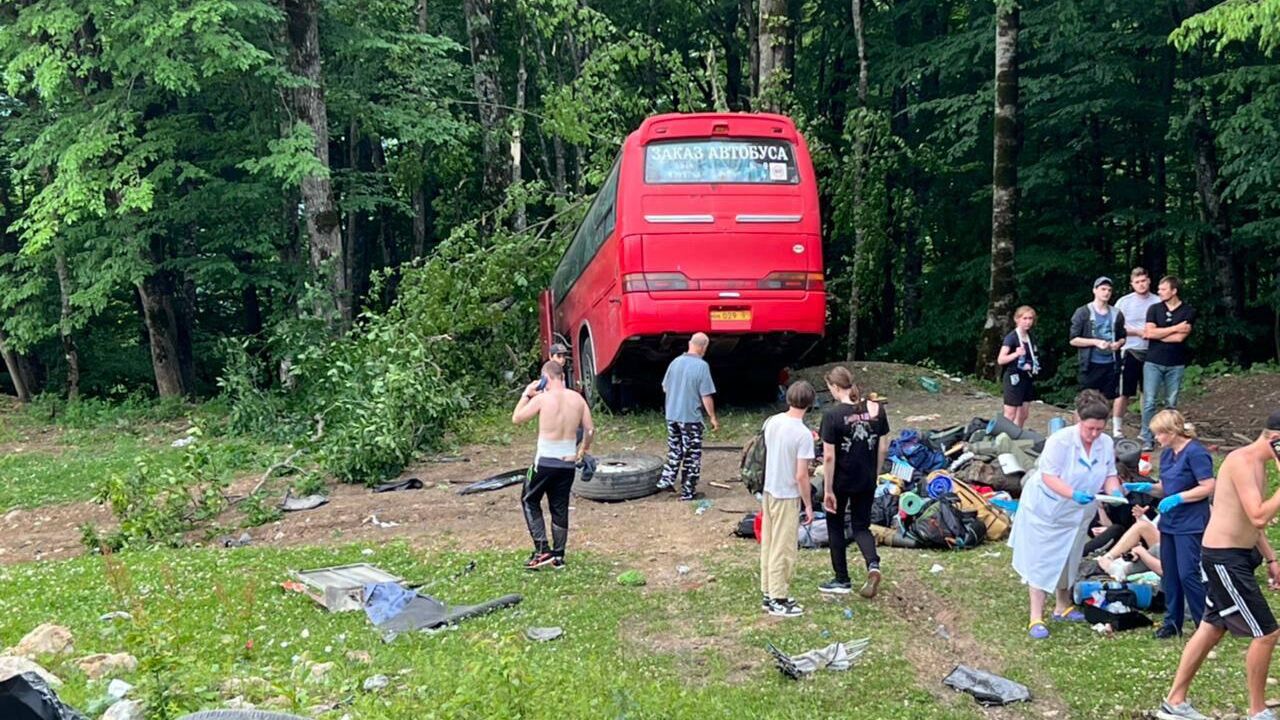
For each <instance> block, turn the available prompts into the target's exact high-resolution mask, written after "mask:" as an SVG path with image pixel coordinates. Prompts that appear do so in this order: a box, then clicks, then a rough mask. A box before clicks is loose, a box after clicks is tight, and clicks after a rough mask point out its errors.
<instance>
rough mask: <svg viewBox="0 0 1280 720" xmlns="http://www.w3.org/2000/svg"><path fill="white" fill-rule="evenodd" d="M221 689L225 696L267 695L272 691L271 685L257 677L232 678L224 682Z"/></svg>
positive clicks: (264, 679)
mask: <svg viewBox="0 0 1280 720" xmlns="http://www.w3.org/2000/svg"><path fill="white" fill-rule="evenodd" d="M221 689H222V694H223V695H253V694H260V695H265V694H266V692H267V691H268V690H270V689H271V683H269V682H267V680H266V678H260V677H256V676H250V677H231V678H227V679H226V680H223V681H222V688H221Z"/></svg>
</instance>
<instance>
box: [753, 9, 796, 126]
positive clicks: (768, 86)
mask: <svg viewBox="0 0 1280 720" xmlns="http://www.w3.org/2000/svg"><path fill="white" fill-rule="evenodd" d="M759 2H760V25H759V27H760V30H759V35H758V37H759V46H760V59H759V62H760V79H759V82H758V83H757V88H758V93H759V96H760V102H761V105H760V108H759V109H761V110H768V111H770V112H779V111H781V110H782V96H783V93H784V92H785V91H786V90H788V89H789V88H790V83H791V79H790V77H789V75H788V72H787V67H788V66H789V65H790V63H791V51H792V42H793V38H794V35H793V32H794V29H793V28H792V27H791V18H790V17H789V16H788V14H787V10H788V7H787V0H759Z"/></svg>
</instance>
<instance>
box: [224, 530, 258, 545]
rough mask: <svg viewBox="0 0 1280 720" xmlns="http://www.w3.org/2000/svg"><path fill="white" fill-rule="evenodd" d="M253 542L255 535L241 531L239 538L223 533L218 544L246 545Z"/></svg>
mask: <svg viewBox="0 0 1280 720" xmlns="http://www.w3.org/2000/svg"><path fill="white" fill-rule="evenodd" d="M252 542H253V536H252V535H250V534H249V533H247V532H242V533H240V537H238V538H237V537H232V536H230V535H223V536H222V537H220V538H218V545H220V546H222V547H224V548H237V547H245V546H247V545H249V544H251V543H252Z"/></svg>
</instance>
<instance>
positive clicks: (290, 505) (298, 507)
mask: <svg viewBox="0 0 1280 720" xmlns="http://www.w3.org/2000/svg"><path fill="white" fill-rule="evenodd" d="M327 502H329V498H327V497H325V496H324V495H307V496H305V497H298V498H296V497H293V491H292V490H286V491H285V493H284V500H281V501H280V509H281V510H283V511H285V512H299V511H302V510H314V509H316V508H318V507H320V506H321V505H324V504H325V503H327Z"/></svg>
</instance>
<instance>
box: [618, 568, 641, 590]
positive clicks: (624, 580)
mask: <svg viewBox="0 0 1280 720" xmlns="http://www.w3.org/2000/svg"><path fill="white" fill-rule="evenodd" d="M647 582H648V581H647V580H645V578H644V573H642V572H640V571H639V570H627V571H626V572H624V573H622V574H621V575H619V576H618V584H619V585H626V586H627V587H640V586H641V585H644V584H646V583H647Z"/></svg>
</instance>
